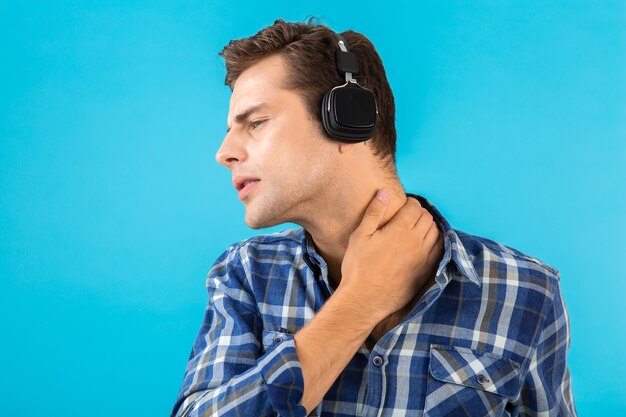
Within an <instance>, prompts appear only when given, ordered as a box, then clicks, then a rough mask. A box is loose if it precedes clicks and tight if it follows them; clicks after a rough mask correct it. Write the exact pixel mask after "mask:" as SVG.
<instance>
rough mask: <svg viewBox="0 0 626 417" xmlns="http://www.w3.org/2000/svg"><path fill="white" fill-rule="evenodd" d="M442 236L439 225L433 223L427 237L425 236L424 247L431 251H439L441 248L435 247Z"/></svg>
mask: <svg viewBox="0 0 626 417" xmlns="http://www.w3.org/2000/svg"><path fill="white" fill-rule="evenodd" d="M440 235H441V231H440V230H439V227H438V226H437V223H435V222H432V224H431V226H430V228H429V229H428V231H427V232H426V235H425V236H424V247H425V248H428V249H429V250H430V249H434V250H437V251H438V250H439V249H440V248H435V245H436V244H437V242H438V241H439V237H440Z"/></svg>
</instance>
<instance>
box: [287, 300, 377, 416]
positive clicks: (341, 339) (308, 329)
mask: <svg viewBox="0 0 626 417" xmlns="http://www.w3.org/2000/svg"><path fill="white" fill-rule="evenodd" d="M359 304H360V305H361V306H362V305H363V300H356V299H355V298H354V297H353V296H352V295H351V294H350V293H348V292H346V291H342V290H341V289H338V290H337V291H335V293H334V294H333V295H332V296H331V297H330V298H329V299H328V301H326V303H325V304H324V306H323V307H322V309H321V310H320V311H319V312H318V313H317V314H316V315H315V317H314V318H313V320H311V321H310V322H309V323H307V325H306V326H304V327H303V328H302V329H300V331H298V332H297V333H296V334H295V336H294V341H295V343H296V351H297V353H298V358H299V360H300V364H301V367H302V376H303V379H304V393H303V396H302V403H301V404H302V405H303V406H304V407H305V408H306V410H307V414H308V413H310V412H311V410H313V409H314V408H315V407H316V406H317V405H318V404H319V403H320V402H321V401H322V399H323V397H324V395H325V394H326V392H327V391H328V389H329V388H330V387H331V385H332V384H333V383H334V381H335V380H336V379H337V377H338V376H339V374H341V372H342V371H343V369H344V368H345V367H346V365H347V364H348V362H350V359H352V357H353V356H354V354H355V353H356V352H357V351H358V350H359V348H360V347H361V346H362V345H363V343H364V342H365V339H367V336H368V335H369V334H370V332H371V331H372V329H373V328H374V326H375V325H376V324H377V323H378V322H379V321H380V318H379V317H377V316H375V315H373V314H371V315H370V314H364V309H363V308H362V307H361V306H360V305H359Z"/></svg>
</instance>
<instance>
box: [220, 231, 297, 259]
mask: <svg viewBox="0 0 626 417" xmlns="http://www.w3.org/2000/svg"><path fill="white" fill-rule="evenodd" d="M303 232H304V231H303V230H302V229H286V230H282V231H280V232H275V233H270V234H263V235H257V236H253V237H250V238H247V239H244V240H241V241H239V242H235V243H233V244H231V245H230V246H229V247H228V248H227V249H226V250H225V251H224V253H222V256H224V255H225V254H235V253H236V254H238V255H239V256H240V257H243V258H245V259H247V260H256V259H257V258H264V257H270V258H275V257H276V255H277V253H283V254H286V253H294V252H296V251H298V250H299V249H300V247H301V245H302V239H303ZM251 257H252V258H253V259H250V258H251Z"/></svg>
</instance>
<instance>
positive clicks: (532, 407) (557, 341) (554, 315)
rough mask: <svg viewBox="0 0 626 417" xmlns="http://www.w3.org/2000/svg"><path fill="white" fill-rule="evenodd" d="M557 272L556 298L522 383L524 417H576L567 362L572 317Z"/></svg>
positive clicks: (547, 312) (550, 303)
mask: <svg viewBox="0 0 626 417" xmlns="http://www.w3.org/2000/svg"><path fill="white" fill-rule="evenodd" d="M558 276H559V274H558V272H557V275H556V279H555V280H554V283H555V284H554V285H555V287H554V298H553V300H552V301H549V302H548V306H547V308H546V310H545V320H544V324H543V328H542V329H541V333H540V334H539V337H538V339H537V347H536V349H535V351H534V354H533V356H532V357H531V359H530V364H529V368H528V372H527V373H526V376H525V378H524V380H523V382H522V384H523V385H522V391H521V398H520V399H521V401H520V404H519V406H520V408H519V410H520V414H519V415H520V416H545V417H552V416H555V417H556V416H559V417H560V416H566V417H576V416H577V415H578V414H577V411H576V407H575V405H574V397H573V393H572V383H571V376H570V372H569V369H568V366H567V362H566V358H567V352H568V350H569V346H570V325H569V316H568V313H567V310H566V308H565V302H564V300H563V295H562V294H561V288H560V285H559V278H558Z"/></svg>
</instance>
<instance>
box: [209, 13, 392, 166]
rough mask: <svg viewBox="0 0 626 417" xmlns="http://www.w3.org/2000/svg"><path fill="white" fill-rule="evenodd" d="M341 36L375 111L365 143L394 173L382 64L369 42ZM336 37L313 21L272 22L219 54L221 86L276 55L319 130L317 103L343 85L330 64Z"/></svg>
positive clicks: (389, 103) (288, 82) (355, 35)
mask: <svg viewBox="0 0 626 417" xmlns="http://www.w3.org/2000/svg"><path fill="white" fill-rule="evenodd" d="M341 36H343V38H344V39H345V40H346V41H347V42H348V45H349V46H350V51H351V52H352V53H354V54H355V55H356V56H357V59H358V61H359V73H358V74H357V75H356V76H354V78H355V79H356V80H357V81H358V83H359V85H361V86H363V87H366V88H368V89H370V90H372V91H373V92H374V95H375V97H376V102H377V105H378V115H377V119H376V123H377V131H376V134H375V136H374V137H373V138H372V139H370V140H369V141H368V142H370V143H371V147H372V149H373V151H374V154H375V155H376V156H378V157H379V158H380V159H381V160H382V161H384V162H385V165H388V166H389V167H390V168H393V170H394V171H395V162H396V155H395V153H396V126H395V113H396V108H395V104H394V99H393V93H392V91H391V87H390V86H389V82H388V81H387V76H386V74H385V69H384V67H383V63H382V60H381V59H380V56H379V55H378V52H377V51H376V48H374V45H373V44H372V42H370V40H369V39H367V38H366V37H365V36H364V35H362V34H360V33H358V32H354V31H352V30H347V31H345V32H341ZM336 50H337V37H336V34H335V32H333V31H332V30H331V29H330V28H328V27H327V26H325V25H322V24H319V23H317V19H316V18H314V17H312V18H310V19H309V20H308V21H307V22H305V23H300V22H286V21H284V20H282V19H277V20H276V21H274V24H273V25H271V26H267V27H265V28H263V29H261V30H260V31H259V32H257V33H256V35H254V36H251V37H248V38H242V39H237V40H231V41H230V42H228V45H226V46H225V47H224V49H222V51H221V52H220V53H219V55H220V56H221V57H223V58H224V60H225V61H226V80H225V83H226V85H228V86H229V87H230V89H231V90H232V89H233V87H234V84H235V81H236V80H237V78H238V77H239V75H241V73H242V72H243V71H245V70H246V69H248V68H249V67H251V66H252V65H254V64H256V63H257V62H258V61H260V60H261V59H263V58H267V57H268V56H270V55H273V54H281V56H282V57H283V58H285V60H286V63H287V65H288V66H289V69H290V76H289V77H287V80H285V85H284V86H285V88H286V89H288V90H294V91H298V92H299V93H300V94H301V95H302V96H303V98H304V101H305V103H306V106H307V107H308V109H309V112H310V115H311V116H312V118H313V120H317V121H318V123H319V126H320V129H321V130H322V131H323V128H322V125H321V123H322V122H321V115H320V113H321V106H322V97H323V95H324V93H325V92H326V91H327V90H330V89H331V88H333V87H334V86H337V85H340V84H343V83H345V77H344V76H343V75H342V74H340V73H339V71H338V70H337V67H336V64H335V51H336Z"/></svg>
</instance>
